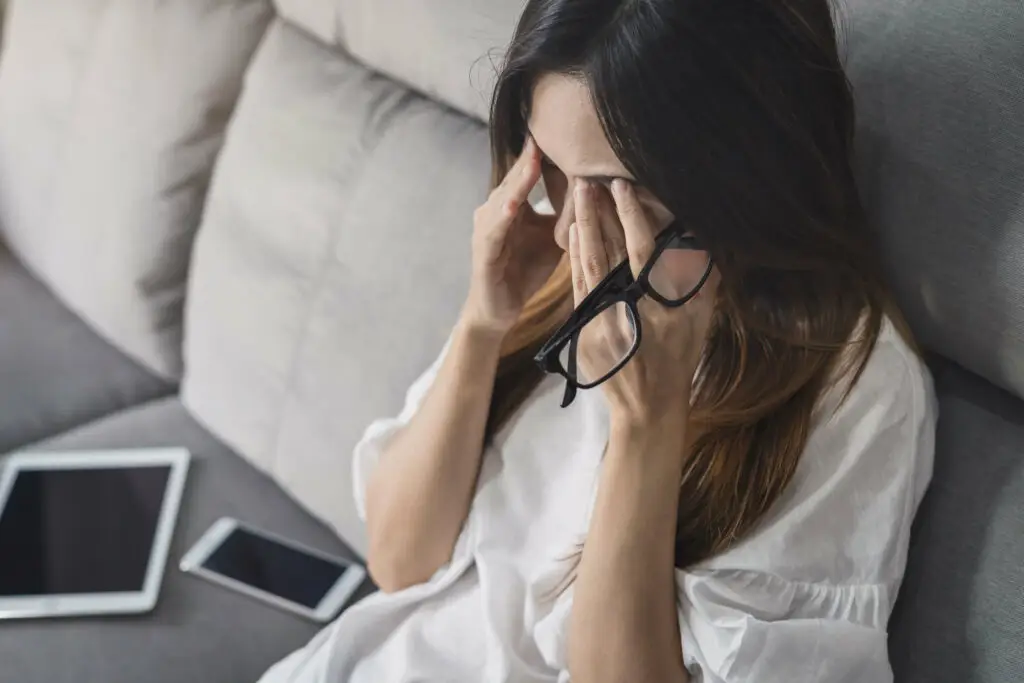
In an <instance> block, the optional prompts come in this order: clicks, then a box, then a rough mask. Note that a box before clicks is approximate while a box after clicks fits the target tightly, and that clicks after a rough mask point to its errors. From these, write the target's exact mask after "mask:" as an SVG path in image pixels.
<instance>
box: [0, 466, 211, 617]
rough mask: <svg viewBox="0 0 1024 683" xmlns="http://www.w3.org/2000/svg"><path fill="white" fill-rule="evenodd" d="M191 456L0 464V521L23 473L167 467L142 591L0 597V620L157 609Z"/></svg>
mask: <svg viewBox="0 0 1024 683" xmlns="http://www.w3.org/2000/svg"><path fill="white" fill-rule="evenodd" d="M190 457H191V456H190V455H189V452H188V451H187V450H186V449H184V448H158V449H157V448H151V449H138V450H120V451H72V452H62V453H45V452H22V453H14V454H12V455H10V456H8V457H7V458H6V459H5V460H0V462H2V464H3V470H2V471H0V515H2V514H3V510H4V508H5V507H6V505H7V499H8V497H9V496H10V495H11V490H12V489H13V487H14V482H15V480H16V479H17V475H18V473H19V472H22V471H36V470H86V469H107V468H117V467H124V468H132V467H168V468H170V472H169V473H168V475H167V484H166V486H165V487H164V498H163V504H162V505H161V507H160V513H159V516H158V517H157V525H156V532H155V533H154V534H153V544H152V546H151V548H150V554H149V564H148V565H147V567H146V578H145V580H144V582H143V586H142V590H140V591H126V592H119V593H70V594H62V595H27V596H17V597H0V619H25V618H36V617H64V616H83V615H94V614H139V613H142V612H149V611H150V610H152V609H153V608H154V607H156V602H157V598H158V597H159V594H160V583H161V581H162V579H163V575H164V567H166V565H167V555H168V552H169V550H170V547H171V536H172V535H173V534H174V526H175V522H176V521H177V519H178V509H179V508H180V506H181V497H182V494H183V492H184V489H185V477H186V474H187V473H188V464H189V460H190Z"/></svg>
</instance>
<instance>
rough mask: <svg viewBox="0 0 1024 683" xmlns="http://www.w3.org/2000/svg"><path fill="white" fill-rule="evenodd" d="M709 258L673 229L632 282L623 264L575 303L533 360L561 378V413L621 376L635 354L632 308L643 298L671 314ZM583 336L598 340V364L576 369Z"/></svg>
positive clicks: (636, 327) (707, 271)
mask: <svg viewBox="0 0 1024 683" xmlns="http://www.w3.org/2000/svg"><path fill="white" fill-rule="evenodd" d="M711 267H712V263H711V256H710V255H709V254H708V253H707V252H706V251H704V250H702V249H701V247H700V244H699V242H698V241H697V240H696V239H695V238H694V237H693V236H691V235H686V234H684V233H682V231H680V230H678V229H677V228H676V227H675V226H670V227H668V228H666V229H665V230H664V231H662V233H661V234H660V235H658V237H657V239H656V240H655V246H654V254H652V255H651V258H650V259H649V260H648V261H647V263H646V264H645V265H644V267H643V270H641V271H640V274H639V276H638V277H637V278H636V279H635V280H634V278H633V271H632V270H631V269H630V266H629V261H628V260H626V261H623V262H622V263H620V264H619V265H617V266H615V268H613V269H612V271H611V272H610V273H608V275H606V276H605V278H604V279H603V280H601V282H599V283H598V284H597V286H596V287H594V289H593V290H592V291H591V292H590V293H589V294H587V296H586V297H585V298H584V299H583V301H581V302H580V305H579V306H578V307H577V308H576V310H575V311H573V313H572V315H571V316H569V319H568V320H567V321H566V322H565V324H563V325H562V326H561V327H560V328H559V329H558V331H557V332H555V334H554V336H552V337H551V339H549V340H548V341H547V343H546V344H544V346H542V347H541V349H540V351H538V352H537V355H536V356H535V357H534V361H535V362H536V363H537V364H538V365H539V366H540V368H541V369H542V370H544V372H547V373H551V374H559V375H562V376H563V377H565V394H564V396H563V397H562V407H563V408H564V407H566V406H568V405H569V404H570V403H572V402H573V400H574V399H575V398H576V391H577V390H578V389H592V388H593V387H596V386H598V385H599V384H601V383H602V382H605V381H607V380H608V379H609V378H611V377H612V376H613V375H614V374H615V373H616V372H618V371H619V370H621V369H622V368H623V366H625V365H626V363H628V362H629V360H630V359H631V358H632V357H633V356H634V355H635V354H636V351H637V349H638V348H640V336H641V335H640V332H641V330H640V312H639V310H638V309H637V302H638V301H640V299H642V298H643V297H644V296H649V297H651V298H652V299H654V300H655V301H657V302H658V303H660V304H661V305H663V306H667V307H669V308H676V307H679V306H682V305H683V304H685V303H686V302H687V301H689V300H690V299H692V298H693V297H694V296H696V294H697V292H699V291H700V290H701V287H703V286H704V283H705V282H707V279H708V277H709V276H710V275H711ZM583 335H595V336H600V337H603V338H604V341H605V343H604V344H602V345H601V347H602V348H604V349H605V350H606V351H605V357H603V358H597V359H595V358H588V359H587V360H588V363H589V365H590V366H591V367H588V368H587V369H586V370H584V369H582V368H581V367H580V363H579V360H578V358H577V349H578V347H579V341H580V338H581V337H582V336H583Z"/></svg>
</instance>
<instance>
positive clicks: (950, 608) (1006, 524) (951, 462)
mask: <svg viewBox="0 0 1024 683" xmlns="http://www.w3.org/2000/svg"><path fill="white" fill-rule="evenodd" d="M935 378H936V386H937V390H938V392H939V397H940V404H941V406H940V410H941V413H940V418H939V428H938V438H937V448H936V460H935V474H934V479H933V482H932V486H931V488H930V490H929V492H928V494H927V496H926V497H925V500H924V503H923V504H922V506H921V510H920V512H919V514H918V517H917V522H916V525H915V529H914V534H913V536H912V542H911V549H910V558H909V565H908V568H907V574H906V576H905V578H904V581H903V587H902V589H901V590H900V596H899V600H898V602H897V606H896V611H895V612H894V614H893V617H892V619H891V621H890V624H889V626H890V642H889V645H890V656H891V658H892V663H893V669H894V671H895V673H896V680H897V681H898V682H899V683H945V682H947V681H948V682H949V683H1016V682H1018V681H1024V402H1021V401H1019V400H1017V399H1015V398H1013V397H1012V396H1010V395H1009V394H1006V393H1004V392H1002V391H1000V390H998V389H996V388H995V387H993V386H992V385H990V384H988V383H986V382H984V381H982V380H981V379H979V378H978V377H976V376H974V375H972V374H970V373H968V372H966V371H964V370H963V369H961V368H959V367H956V366H954V365H952V364H950V363H946V362H942V363H939V364H937V365H936V366H935Z"/></svg>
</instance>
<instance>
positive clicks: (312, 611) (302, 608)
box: [180, 517, 366, 623]
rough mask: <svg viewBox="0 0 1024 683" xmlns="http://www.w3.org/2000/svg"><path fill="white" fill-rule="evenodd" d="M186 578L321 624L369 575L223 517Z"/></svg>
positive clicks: (192, 555)
mask: <svg viewBox="0 0 1024 683" xmlns="http://www.w3.org/2000/svg"><path fill="white" fill-rule="evenodd" d="M180 567H181V570H182V571H183V572H188V573H189V574H195V575H196V576H199V577H202V578H204V579H207V580H208V581H212V582H213V583H216V584H219V585H221V586H224V587H225V588H230V589H232V590H236V591H238V592H240V593H244V594H245V595H248V596H250V597H253V598H256V599H257V600H262V601H263V602H265V603H267V604H269V605H273V606H275V607H278V608H280V609H283V610H287V611H289V612H292V613H294V614H299V615H301V616H303V617H306V618H308V619H312V620H314V621H318V622H321V623H322V622H327V621H330V620H331V619H332V618H334V616H335V615H336V614H337V613H338V612H339V611H340V610H341V608H342V607H343V606H344V605H345V604H346V603H347V602H348V601H349V600H350V599H351V598H352V596H353V595H354V594H355V592H356V591H357V590H358V589H359V586H360V585H361V584H362V583H363V580H364V579H365V578H366V570H365V569H364V568H363V567H362V566H360V565H359V564H356V563H355V562H352V561H350V560H345V559H342V558H340V557H333V556H331V555H328V554H326V553H322V552H320V551H319V550H314V549H313V548H307V547H305V546H303V545H300V544H298V543H295V542H294V541H290V540H288V539H285V538H282V537H280V536H277V535H274V534H271V533H269V532H266V531H262V530H259V529H255V528H253V527H251V526H248V525H245V524H243V523H241V522H239V521H238V520H237V519H231V518H229V517H225V518H223V519H219V520H217V521H216V522H215V523H214V524H213V526H211V527H210V528H209V529H208V530H207V531H206V533H205V534H203V537H202V538H200V539H199V541H197V542H196V544H195V545H194V546H193V547H192V549H191V550H189V551H188V552H187V553H185V556H184V557H183V558H182V560H181V564H180Z"/></svg>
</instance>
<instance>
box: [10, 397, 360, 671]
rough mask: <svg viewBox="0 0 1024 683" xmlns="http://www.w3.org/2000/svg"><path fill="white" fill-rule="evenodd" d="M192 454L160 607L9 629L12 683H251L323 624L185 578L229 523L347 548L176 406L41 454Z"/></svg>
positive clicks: (69, 437) (85, 433) (141, 411)
mask: <svg viewBox="0 0 1024 683" xmlns="http://www.w3.org/2000/svg"><path fill="white" fill-rule="evenodd" d="M167 445H174V446H185V447H187V448H188V449H189V450H190V451H191V452H192V455H193V461H192V466H191V468H190V471H189V478H188V484H187V487H186V489H185V496H184V498H183V500H182V508H181V515H180V517H179V519H178V524H177V528H176V529H175V534H174V541H173V543H172V545H171V556H170V559H169V562H168V567H167V572H166V574H165V576H164V582H163V587H162V589H161V595H160V602H159V603H158V605H157V607H156V610H155V611H154V612H153V613H152V614H148V615H142V616H131V617H117V618H104V619H99V618H84V619H73V620H61V621H29V622H7V623H4V622H0V662H2V665H0V667H2V668H0V681H4V683H8V682H10V683H35V682H36V681H39V682H42V681H46V683H101V682H102V683H143V682H144V683H183V682H185V681H196V682H200V681H202V682H207V681H208V682H210V683H236V682H237V683H253V681H255V680H256V679H257V678H258V677H259V676H260V674H261V673H262V672H263V671H264V670H265V669H266V668H267V667H268V666H269V665H270V664H272V663H273V662H275V661H276V660H278V659H280V658H281V657H282V656H284V655H285V654H287V653H288V652H290V651H291V650H293V649H295V648H297V647H299V646H301V645H303V644H305V642H306V641H308V640H309V638H310V637H311V636H312V635H313V633H315V631H316V630H317V625H315V624H313V623H311V622H307V621H304V620H303V619H301V618H299V617H295V616H292V615H290V614H288V613H285V612H281V611H279V610H276V609H274V608H271V607H268V606H266V605H263V604H262V603H260V602H257V601H255V600H252V599H250V598H247V597H245V596H242V595H239V594H236V593H234V592H231V591H228V590H225V589H223V588H219V587H216V586H214V585H212V584H208V583H207V582H206V581H202V580H200V579H197V578H195V577H192V576H188V575H185V574H182V573H181V572H180V571H179V570H178V569H177V563H178V561H179V560H180V559H181V556H182V554H183V553H184V552H185V551H186V550H187V549H188V548H189V547H190V546H191V544H192V543H194V542H195V541H196V540H197V539H198V538H199V537H200V536H201V535H202V533H203V532H204V531H205V530H206V529H207V527H208V526H209V525H210V524H211V523H212V522H213V521H214V520H216V519H217V518H219V517H221V516H225V515H227V516H232V517H238V518H240V519H242V520H245V521H247V522H250V523H252V524H254V525H257V526H260V527H264V528H267V529H270V530H273V531H276V532H279V533H281V534H283V535H285V536H287V537H290V538H294V539H296V540H298V541H301V542H303V543H306V544H309V545H311V546H313V547H317V548H320V549H323V550H326V551H329V552H334V553H339V554H344V553H345V552H346V550H345V549H344V548H343V546H342V544H341V542H340V541H338V540H337V538H336V537H335V536H334V535H333V534H332V533H331V532H330V531H328V530H327V529H326V528H325V527H324V526H322V525H321V524H319V523H317V522H316V521H314V520H313V519H312V518H311V517H309V516H308V515H307V514H305V513H304V512H303V511H302V510H301V509H300V508H299V506H298V505H297V504H295V503H294V502H293V501H292V500H291V499H289V498H288V497H287V496H286V495H285V494H284V493H283V492H282V491H281V489H280V488H278V487H277V486H276V485H275V484H274V483H273V482H271V481H270V480H269V479H267V478H266V477H264V476H263V475H262V474H260V473H259V472H257V471H256V470H255V469H254V468H253V467H251V466H250V465H248V464H246V463H245V461H243V460H242V459H241V458H238V457H237V456H235V455H234V454H233V453H232V452H231V451H230V450H229V449H228V448H227V447H225V446H223V445H221V443H219V442H218V441H216V440H215V439H214V438H213V437H211V436H210V435H209V434H208V433H207V432H205V431H204V430H203V429H202V428H201V427H199V426H198V425H197V424H196V422H195V421H194V420H193V419H192V418H191V417H190V416H189V415H188V413H187V411H186V410H185V408H184V407H183V406H182V405H181V403H180V402H179V401H178V400H177V399H176V398H166V399H161V400H159V401H156V402H153V403H149V404H147V405H144V406H140V407H137V408H135V409H132V410H129V411H126V412H123V413H120V414H118V415H116V416H112V417H110V418H107V419H105V420H102V421H100V422H96V423H93V424H91V425H88V426H86V427H84V428H82V429H79V430H77V431H73V432H71V433H69V434H66V435H64V436H61V437H59V438H57V439H54V440H53V441H50V442H48V443H44V444H41V445H40V446H39V447H40V448H45V449H48V448H55V449H72V450H73V449H89V448H108V447H109V448H117V447H131V448H135V447H145V446H167Z"/></svg>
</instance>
